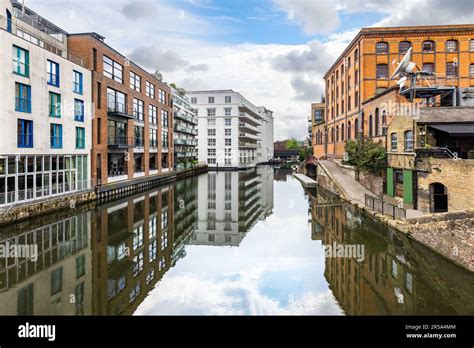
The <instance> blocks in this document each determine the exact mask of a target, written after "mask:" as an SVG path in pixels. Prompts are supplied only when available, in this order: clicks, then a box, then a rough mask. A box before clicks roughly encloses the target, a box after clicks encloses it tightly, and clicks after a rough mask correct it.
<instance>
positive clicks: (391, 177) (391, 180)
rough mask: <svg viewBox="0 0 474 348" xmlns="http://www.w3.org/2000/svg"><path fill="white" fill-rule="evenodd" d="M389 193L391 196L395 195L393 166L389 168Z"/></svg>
mask: <svg viewBox="0 0 474 348" xmlns="http://www.w3.org/2000/svg"><path fill="white" fill-rule="evenodd" d="M387 195H388V196H390V197H393V196H395V191H394V189H393V168H387Z"/></svg>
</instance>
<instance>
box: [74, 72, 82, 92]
mask: <svg viewBox="0 0 474 348" xmlns="http://www.w3.org/2000/svg"><path fill="white" fill-rule="evenodd" d="M73 79H74V80H73V85H74V89H73V91H74V93H78V94H82V93H83V83H84V79H83V75H82V73H80V72H79V71H76V70H74V71H73Z"/></svg>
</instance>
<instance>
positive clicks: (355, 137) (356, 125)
mask: <svg viewBox="0 0 474 348" xmlns="http://www.w3.org/2000/svg"><path fill="white" fill-rule="evenodd" d="M358 133H359V120H358V119H357V118H356V119H355V121H354V139H357V136H358Z"/></svg>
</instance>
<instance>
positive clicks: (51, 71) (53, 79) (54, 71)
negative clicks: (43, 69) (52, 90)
mask: <svg viewBox="0 0 474 348" xmlns="http://www.w3.org/2000/svg"><path fill="white" fill-rule="evenodd" d="M47 72H48V85H50V86H55V87H59V64H58V63H55V62H53V61H51V60H48V61H47Z"/></svg>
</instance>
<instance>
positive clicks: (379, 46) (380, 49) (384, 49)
mask: <svg viewBox="0 0 474 348" xmlns="http://www.w3.org/2000/svg"><path fill="white" fill-rule="evenodd" d="M375 52H376V53H377V54H388V43H386V42H377V43H376V44H375Z"/></svg>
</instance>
